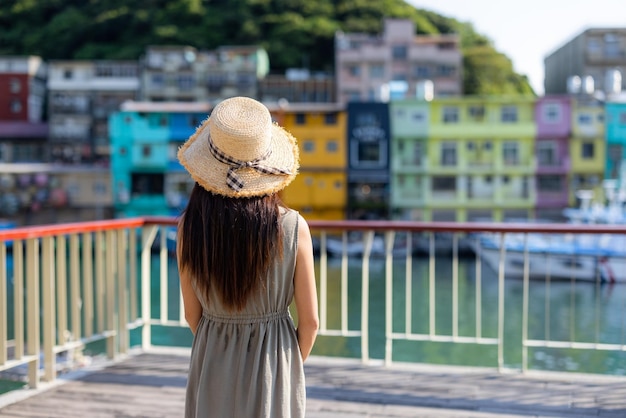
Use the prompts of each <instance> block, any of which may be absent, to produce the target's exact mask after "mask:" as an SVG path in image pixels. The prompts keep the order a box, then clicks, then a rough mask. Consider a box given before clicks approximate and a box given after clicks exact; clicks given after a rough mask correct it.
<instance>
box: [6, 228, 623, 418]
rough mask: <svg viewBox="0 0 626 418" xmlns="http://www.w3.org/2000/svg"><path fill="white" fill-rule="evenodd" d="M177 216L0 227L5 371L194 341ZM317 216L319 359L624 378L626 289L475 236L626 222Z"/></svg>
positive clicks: (53, 372) (27, 378)
mask: <svg viewBox="0 0 626 418" xmlns="http://www.w3.org/2000/svg"><path fill="white" fill-rule="evenodd" d="M175 225H176V219H174V218H159V217H152V218H133V219H118V220H110V221H97V222H83V223H74V224H63V225H47V226H37V227H25V228H16V229H10V230H3V231H0V266H1V268H0V318H1V320H0V372H8V371H11V370H24V374H23V376H21V378H22V379H23V380H24V382H26V383H27V384H28V385H29V386H30V387H32V388H36V387H38V386H39V385H41V384H42V382H54V381H55V380H57V379H58V377H59V376H58V375H59V373H60V370H62V369H63V367H64V364H65V363H62V361H66V360H67V358H68V357H69V356H68V355H69V353H73V358H79V357H76V353H83V352H87V351H89V352H94V350H96V349H97V347H100V348H101V352H102V354H103V355H105V356H107V357H108V358H110V359H116V358H120V357H119V356H120V355H125V354H128V353H131V352H132V351H133V350H141V351H143V352H148V351H149V350H150V349H152V348H155V347H157V348H159V347H160V348H164V347H165V348H167V347H172V346H181V345H182V346H183V347H187V348H189V347H190V344H191V333H190V332H188V330H186V324H185V322H184V319H183V318H184V316H183V312H182V303H181V296H180V293H179V290H178V279H177V270H176V261H175V258H174V257H173V255H172V252H171V250H172V248H173V241H172V236H173V232H174V227H175ZM310 226H311V229H312V232H313V235H314V237H315V242H316V248H317V250H318V253H317V256H316V274H317V280H318V292H319V314H320V331H319V340H318V343H316V347H315V348H314V352H313V354H314V355H315V357H316V358H318V357H319V359H321V360H320V361H322V360H323V359H326V360H325V361H326V363H324V362H323V361H322V363H321V364H322V365H323V364H329V362H331V363H332V361H344V362H345V361H350V360H351V361H356V362H357V363H359V364H361V365H362V366H359V367H365V369H364V371H363V373H364V374H363V375H362V376H365V373H369V372H367V371H366V370H374V369H372V368H376V370H377V371H376V373H377V374H378V375H379V376H381V375H382V374H383V373H385V370H391V368H393V367H396V369H395V370H396V372H394V373H400V372H399V371H398V369H397V367H398V366H399V365H403V364H409V363H412V364H413V365H415V364H416V363H421V364H424V363H430V364H432V365H439V366H441V365H443V364H447V365H455V366H465V367H466V370H468V371H470V370H471V368H472V367H476V366H480V367H485V368H487V369H489V370H491V372H492V373H495V376H498V375H500V376H506V375H510V373H511V372H514V373H519V372H521V373H526V374H528V373H531V372H533V371H544V372H555V373H556V372H572V371H575V372H577V373H589V374H595V375H597V374H617V375H618V376H616V377H615V378H614V380H613V381H617V382H621V383H622V384H623V383H625V382H626V380H624V378H620V377H619V375H624V374H626V372H625V371H624V370H626V356H625V355H624V352H625V351H626V342H625V336H624V333H623V329H624V317H625V315H624V314H625V313H626V312H625V309H626V304H625V303H624V302H625V301H626V295H625V294H624V292H623V290H624V289H622V287H623V284H621V283H617V284H611V283H603V282H602V281H601V280H600V277H599V276H598V277H597V278H594V277H586V278H580V277H574V275H572V277H571V278H566V279H564V278H562V277H561V278H559V279H557V278H556V276H555V271H554V270H553V271H552V273H550V272H549V271H548V273H546V274H545V275H542V276H540V277H538V276H537V275H531V274H530V273H529V269H528V265H532V264H533V263H535V261H533V260H537V259H535V258H533V257H536V256H537V255H536V254H534V253H532V251H530V250H529V249H528V246H527V244H526V246H524V245H523V244H522V245H521V247H520V248H518V249H517V250H515V251H516V252H515V254H507V251H509V250H507V247H504V246H502V247H501V248H500V249H499V250H498V251H497V252H495V253H492V255H491V258H490V259H487V258H484V257H482V254H481V253H480V252H481V251H482V250H480V249H479V247H475V246H474V243H475V242H477V237H482V236H485V235H489V234H491V235H496V236H500V237H501V239H504V238H505V237H506V236H513V237H515V238H517V239H519V240H520V242H521V243H524V241H525V240H526V242H527V241H528V240H530V239H533V238H536V235H537V234H542V235H545V236H553V235H554V234H565V235H572V234H574V235H577V234H584V236H586V237H588V236H596V235H597V236H601V235H603V234H612V235H619V236H623V235H626V226H616V225H610V226H606V225H605V226H602V225H587V226H585V225H573V224H495V223H489V224H483V223H452V222H388V221H335V222H331V221H315V222H314V221H311V222H310ZM524 237H526V238H524ZM331 243H332V244H333V245H330V244H331ZM510 251H513V250H510ZM509 255H515V257H517V258H516V259H515V260H513V259H509V258H507V257H508V256H509ZM555 262H556V259H555ZM525 266H526V267H525ZM555 266H556V264H555ZM516 268H517V271H515V269H516ZM616 273H617V271H616ZM514 274H518V275H519V276H516V277H514ZM94 347H96V348H94ZM433 353H435V354H436V355H431V354H433ZM589 356H592V357H593V358H595V359H596V360H595V361H593V362H589V361H587V360H586V359H588V358H590V357H589ZM62 359H65V360H62ZM601 359H605V360H601ZM182 362H183V363H184V359H183V360H182ZM314 364H317V363H314ZM342 364H344V366H345V364H346V363H342ZM355 364H356V363H355ZM318 366H319V364H318ZM318 366H310V367H312V368H313V369H314V370H319V369H315V367H318ZM381 366H382V367H383V369H380V367H381ZM181 367H182V366H181ZM319 367H322V368H323V366H319ZM350 367H353V366H350ZM350 367H348V366H345V367H344V370H347V368H350ZM354 367H356V366H354ZM403 367H404V366H403ZM403 369H406V367H404V368H403ZM352 370H355V369H354V368H352ZM462 374H463V373H460V375H462ZM548 374H549V373H548ZM555 375H556V374H555ZM422 377H423V376H422ZM372 378H373V379H374V381H375V380H376V377H372ZM495 379H499V378H497V377H496V378H495ZM583 380H584V378H583ZM581 381H582V380H581ZM584 381H586V380H584ZM355 384H356V383H355ZM492 389H493V388H492ZM493 390H494V392H492V396H494V397H497V393H496V389H493ZM390 396H391V395H390ZM622 407H623V408H624V409H626V405H623V404H622ZM616 416H618V415H616Z"/></svg>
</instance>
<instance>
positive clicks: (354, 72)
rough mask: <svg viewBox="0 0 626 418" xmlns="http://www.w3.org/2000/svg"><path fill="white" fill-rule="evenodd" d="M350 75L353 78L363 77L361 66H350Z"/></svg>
mask: <svg viewBox="0 0 626 418" xmlns="http://www.w3.org/2000/svg"><path fill="white" fill-rule="evenodd" d="M348 73H349V74H350V75H351V76H352V77H359V76H360V75H361V67H360V66H359V65H349V66H348Z"/></svg>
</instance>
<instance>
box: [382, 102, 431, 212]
mask: <svg viewBox="0 0 626 418" xmlns="http://www.w3.org/2000/svg"><path fill="white" fill-rule="evenodd" d="M429 115H430V106H429V103H428V102H426V101H423V100H402V101H392V102H391V103H390V104H389V117H390V124H391V163H390V172H391V174H390V177H391V179H390V180H391V190H390V202H389V203H390V206H391V215H392V218H394V219H402V220H424V219H425V216H424V209H425V207H426V205H427V201H428V196H429V184H430V181H429V180H430V177H429V174H428V173H429V171H428V168H429V167H428V160H427V158H426V155H427V147H428V133H429V118H430V116H429Z"/></svg>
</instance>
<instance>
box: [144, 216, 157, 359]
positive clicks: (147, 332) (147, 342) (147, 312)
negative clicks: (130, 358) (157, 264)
mask: <svg viewBox="0 0 626 418" xmlns="http://www.w3.org/2000/svg"><path fill="white" fill-rule="evenodd" d="M157 231H158V227H156V226H155V225H150V226H144V227H143V229H142V231H141V319H142V322H143V327H142V329H141V347H142V348H143V349H144V350H147V349H149V348H150V346H151V345H152V328H151V327H152V323H151V321H152V314H151V303H150V291H151V286H150V275H151V270H152V269H151V266H150V255H151V249H152V243H153V242H154V238H155V237H156V233H157Z"/></svg>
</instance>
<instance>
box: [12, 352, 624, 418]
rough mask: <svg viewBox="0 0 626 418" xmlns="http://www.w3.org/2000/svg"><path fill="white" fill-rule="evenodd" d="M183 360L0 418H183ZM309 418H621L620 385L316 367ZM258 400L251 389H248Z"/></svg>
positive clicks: (169, 359)
mask: <svg viewBox="0 0 626 418" xmlns="http://www.w3.org/2000/svg"><path fill="white" fill-rule="evenodd" d="M188 358H189V351H188V350H176V349H165V350H162V349H158V350H151V351H150V352H146V353H134V354H132V355H130V356H128V357H126V358H124V359H121V360H118V361H115V362H111V363H100V364H98V365H95V366H92V367H90V368H87V369H84V370H81V371H77V372H72V373H68V374H66V375H62V376H60V378H59V379H58V381H57V382H55V383H52V384H43V385H42V388H40V389H37V390H18V391H14V392H11V393H9V394H5V395H2V396H0V416H1V417H3V418H16V417H22V418H23V417H32V418H37V417H45V418H69V417H77V418H130V417H146V418H147V417H150V418H160V417H162V418H166V417H167V418H170V417H181V416H182V411H183V405H184V392H185V382H186V374H187V367H188ZM306 376H307V417H308V418H322V417H324V418H327V417H337V418H356V417H450V418H451V417H470V418H471V417H484V418H487V417H520V416H535V417H536V416H542V417H595V416H601V417H626V378H623V377H610V376H597V375H580V374H540V373H531V374H527V375H521V374H519V373H514V374H513V373H508V374H507V373H505V374H499V373H497V372H496V371H494V370H489V369H470V368H458V367H437V366H424V365H407V364H395V365H393V366H392V367H388V368H387V367H383V366H382V365H362V364H361V363H360V362H358V361H354V360H343V359H331V358H322V357H316V358H311V359H310V360H309V361H307V363H306ZM250 390H254V388H250Z"/></svg>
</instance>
